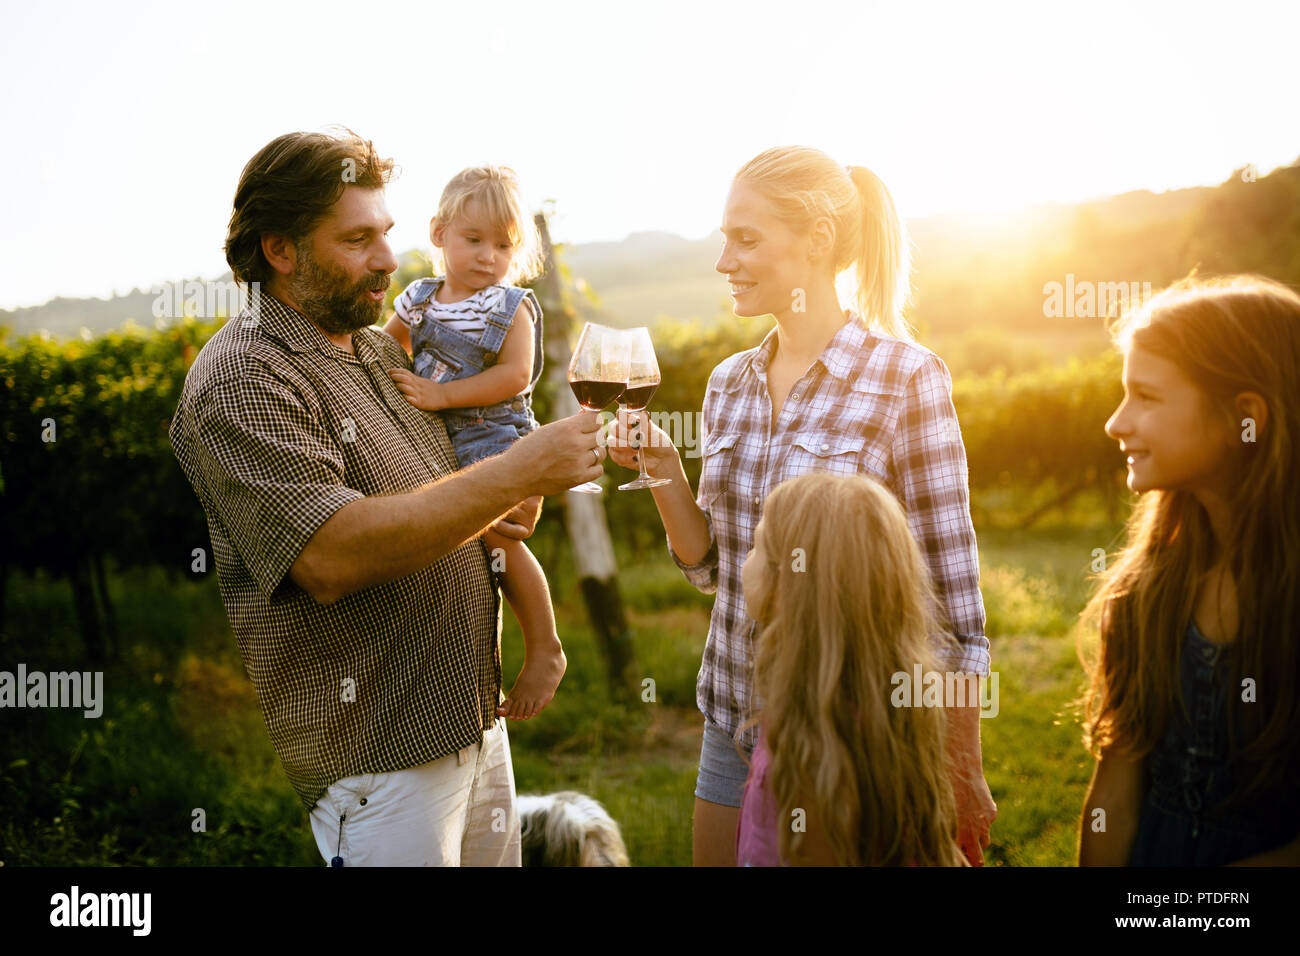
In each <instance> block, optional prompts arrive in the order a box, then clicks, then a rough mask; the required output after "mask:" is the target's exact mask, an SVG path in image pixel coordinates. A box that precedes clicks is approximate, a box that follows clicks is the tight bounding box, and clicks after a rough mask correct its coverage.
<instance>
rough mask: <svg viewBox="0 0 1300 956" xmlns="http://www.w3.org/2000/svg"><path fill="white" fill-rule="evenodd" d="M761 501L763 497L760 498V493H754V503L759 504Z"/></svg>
mask: <svg viewBox="0 0 1300 956" xmlns="http://www.w3.org/2000/svg"><path fill="white" fill-rule="evenodd" d="M760 501H762V499H761V498H759V496H758V495H754V504H758V503H759V502H760Z"/></svg>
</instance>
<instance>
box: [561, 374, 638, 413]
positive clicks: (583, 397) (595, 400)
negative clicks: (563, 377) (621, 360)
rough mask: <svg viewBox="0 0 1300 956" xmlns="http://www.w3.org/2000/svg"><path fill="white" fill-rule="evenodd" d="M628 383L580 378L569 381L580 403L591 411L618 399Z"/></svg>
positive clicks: (595, 410) (596, 410) (598, 409)
mask: <svg viewBox="0 0 1300 956" xmlns="http://www.w3.org/2000/svg"><path fill="white" fill-rule="evenodd" d="M626 385H627V382H600V381H593V380H591V379H579V380H577V381H574V382H570V383H569V386H570V387H571V388H572V389H573V395H574V397H575V398H577V400H578V404H579V405H581V406H582V407H583V408H585V409H587V410H588V411H591V412H598V411H600V410H601V409H602V408H604V407H605V406H606V405H608V404H609V403H610V402H612V401H614V400H615V399H617V398H618V397H619V395H621V394H622V393H623V389H624V387H625V386H626ZM641 407H642V408H644V407H645V406H644V405H642V406H641Z"/></svg>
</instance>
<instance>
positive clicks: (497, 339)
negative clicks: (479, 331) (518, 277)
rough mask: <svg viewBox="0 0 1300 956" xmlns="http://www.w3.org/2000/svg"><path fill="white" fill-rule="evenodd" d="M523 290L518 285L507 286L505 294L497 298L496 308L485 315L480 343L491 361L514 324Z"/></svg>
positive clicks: (494, 359)
mask: <svg viewBox="0 0 1300 956" xmlns="http://www.w3.org/2000/svg"><path fill="white" fill-rule="evenodd" d="M525 291H527V290H525V289H521V288H519V287H518V286H507V287H506V291H505V294H504V295H502V296H501V298H500V299H498V300H497V306H496V308H495V309H493V310H492V311H491V312H490V313H489V314H488V316H487V319H486V323H487V324H486V325H485V326H484V328H483V338H482V339H481V340H480V344H481V345H482V346H483V349H484V351H486V352H488V353H489V355H490V356H491V358H492V361H493V362H495V361H496V357H497V354H498V353H500V351H501V346H502V344H503V343H504V342H505V340H506V333H508V332H509V331H510V328H511V326H512V325H514V322H515V310H516V309H518V308H519V303H520V302H521V301H522V300H523V297H524V292H525Z"/></svg>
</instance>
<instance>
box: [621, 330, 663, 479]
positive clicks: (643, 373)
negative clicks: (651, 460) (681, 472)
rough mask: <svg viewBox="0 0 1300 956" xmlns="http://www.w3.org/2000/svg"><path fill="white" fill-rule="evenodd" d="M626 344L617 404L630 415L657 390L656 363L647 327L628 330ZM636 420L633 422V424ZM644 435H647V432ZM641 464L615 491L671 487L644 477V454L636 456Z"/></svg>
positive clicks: (639, 408) (641, 407)
mask: <svg viewBox="0 0 1300 956" xmlns="http://www.w3.org/2000/svg"><path fill="white" fill-rule="evenodd" d="M625 334H626V336H627V341H628V372H627V387H626V388H625V389H624V390H623V394H622V395H621V396H620V397H619V400H618V403H619V405H620V406H622V407H623V408H626V409H627V410H628V411H630V412H641V411H645V408H646V406H647V405H649V404H650V398H651V396H653V395H654V393H655V389H657V388H658V387H659V382H660V377H659V362H658V360H657V359H656V358H655V346H654V343H653V342H652V341H650V330H649V329H647V328H639V329H628V330H627V332H626V333H625ZM635 421H636V420H633V422H635ZM646 433H647V434H650V432H649V431H648V430H647V432H646ZM637 457H638V458H639V460H640V464H641V476H640V477H639V478H637V479H636V480H635V481H629V482H628V483H627V484H626V485H619V486H618V490H619V491H635V490H636V489H637V488H657V487H658V486H659V485H671V484H672V483H673V480H672V479H671V478H651V477H650V476H649V475H648V474H646V470H645V455H644V454H641V455H638V456H637Z"/></svg>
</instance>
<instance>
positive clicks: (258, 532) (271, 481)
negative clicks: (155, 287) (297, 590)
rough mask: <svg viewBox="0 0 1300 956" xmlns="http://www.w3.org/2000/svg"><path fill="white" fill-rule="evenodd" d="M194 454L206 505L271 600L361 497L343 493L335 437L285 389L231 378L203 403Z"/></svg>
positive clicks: (266, 381) (255, 378)
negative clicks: (319, 533)
mask: <svg viewBox="0 0 1300 956" xmlns="http://www.w3.org/2000/svg"><path fill="white" fill-rule="evenodd" d="M193 415H194V452H195V457H196V460H197V462H198V470H199V473H200V474H201V475H202V476H203V482H204V484H205V486H206V490H207V493H208V495H209V498H210V501H211V504H212V506H213V507H214V509H215V510H216V512H217V514H218V515H219V516H220V519H221V522H222V524H223V525H224V526H225V528H226V531H227V533H228V534H229V536H230V540H231V542H232V544H233V546H234V547H235V549H236V550H237V551H238V552H239V556H240V558H242V559H243V562H244V565H245V566H246V567H247V568H248V570H249V573H250V574H251V575H252V576H253V578H254V579H255V580H256V582H257V585H258V587H259V588H260V589H261V590H262V593H263V594H265V595H266V597H267V600H275V599H276V598H277V597H282V598H283V597H288V596H289V595H288V593H287V592H288V589H289V585H288V580H287V576H288V573H289V569H290V568H291V567H292V566H293V563H294V562H295V561H296V560H297V559H298V555H299V554H300V553H301V552H302V549H303V547H304V546H305V545H306V544H307V542H308V540H310V538H311V536H312V535H313V534H315V533H316V530H317V529H318V528H319V527H320V526H321V525H322V524H324V523H325V521H326V520H328V519H329V517H330V516H331V515H333V514H334V512H336V511H338V510H339V508H341V507H343V506H344V505H346V504H349V503H350V502H353V501H357V500H359V499H361V498H364V497H365V495H364V494H362V493H361V492H360V491H357V490H356V489H354V488H349V487H347V486H346V485H344V484H343V475H344V459H343V451H342V449H341V448H340V446H339V437H340V436H335V435H333V434H331V433H330V432H329V430H328V429H327V428H325V427H324V426H323V425H322V424H321V417H320V415H319V414H317V413H314V412H313V411H312V410H311V409H310V408H308V407H307V405H306V404H305V403H304V402H303V400H302V398H301V397H300V396H299V395H298V394H297V393H296V392H295V391H294V390H293V389H291V388H289V387H288V386H286V385H285V384H284V383H282V382H280V381H277V380H275V379H273V378H271V377H269V376H268V375H266V374H258V373H254V374H252V375H248V376H241V377H238V378H230V379H226V380H224V381H220V382H218V383H216V384H215V385H214V386H213V387H212V388H211V389H209V390H208V391H207V392H205V393H204V394H203V395H201V396H199V397H198V399H197V401H196V406H195V408H194V409H193Z"/></svg>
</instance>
